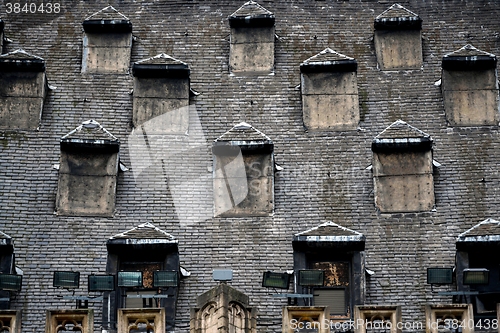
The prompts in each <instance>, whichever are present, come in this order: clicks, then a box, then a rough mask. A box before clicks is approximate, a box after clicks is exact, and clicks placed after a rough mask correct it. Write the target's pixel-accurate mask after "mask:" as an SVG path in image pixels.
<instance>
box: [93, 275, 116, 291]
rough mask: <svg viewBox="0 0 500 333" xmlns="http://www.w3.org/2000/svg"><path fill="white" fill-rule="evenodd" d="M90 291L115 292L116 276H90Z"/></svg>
mask: <svg viewBox="0 0 500 333" xmlns="http://www.w3.org/2000/svg"><path fill="white" fill-rule="evenodd" d="M88 282H89V283H88V288H89V291H113V290H115V276H114V275H89V281H88Z"/></svg>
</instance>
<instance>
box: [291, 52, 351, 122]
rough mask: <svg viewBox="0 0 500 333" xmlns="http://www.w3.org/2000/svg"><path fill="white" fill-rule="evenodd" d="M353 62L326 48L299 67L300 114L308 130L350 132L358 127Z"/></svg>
mask: <svg viewBox="0 0 500 333" xmlns="http://www.w3.org/2000/svg"><path fill="white" fill-rule="evenodd" d="M357 67H358V64H357V62H356V60H355V59H353V58H350V57H347V56H345V55H343V54H340V53H337V52H335V51H333V50H331V49H329V48H327V49H325V50H324V51H322V52H320V53H319V54H317V55H315V56H313V57H311V58H309V59H307V60H306V61H304V62H303V63H302V64H301V65H300V73H301V84H300V86H301V92H302V112H303V119H304V125H305V127H306V128H307V129H309V130H315V129H316V130H328V129H331V130H354V129H356V128H357V126H358V123H359V101H358V85H357V77H356V70H357Z"/></svg>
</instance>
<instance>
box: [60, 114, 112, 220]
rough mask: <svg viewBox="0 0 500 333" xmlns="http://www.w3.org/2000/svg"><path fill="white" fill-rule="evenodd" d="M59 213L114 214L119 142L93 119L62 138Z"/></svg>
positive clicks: (83, 214)
mask: <svg viewBox="0 0 500 333" xmlns="http://www.w3.org/2000/svg"><path fill="white" fill-rule="evenodd" d="M60 146H61V157H60V166H59V183H58V189H57V198H56V211H57V214H58V215H70V216H108V217H110V216H113V214H114V210H115V196H116V182H117V176H118V167H119V150H120V141H119V140H118V139H117V138H116V137H115V136H113V135H112V134H111V133H110V132H108V131H107V130H106V129H105V128H104V127H102V126H101V125H100V124H99V123H97V122H96V121H94V120H89V121H85V122H83V123H82V125H80V126H78V127H77V128H75V129H74V130H73V131H71V132H69V133H68V134H66V135H65V136H63V137H62V138H61V142H60Z"/></svg>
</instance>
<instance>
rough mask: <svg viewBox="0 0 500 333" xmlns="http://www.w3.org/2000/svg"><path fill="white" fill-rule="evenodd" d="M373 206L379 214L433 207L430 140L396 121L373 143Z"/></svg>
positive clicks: (410, 127) (427, 209)
mask: <svg viewBox="0 0 500 333" xmlns="http://www.w3.org/2000/svg"><path fill="white" fill-rule="evenodd" d="M372 151H373V181H374V187H375V205H376V207H377V208H378V209H379V210H380V211H381V212H382V213H402V212H422V211H429V210H431V209H432V208H433V207H434V180H433V160H432V139H431V137H430V136H429V135H428V134H426V133H424V132H422V131H420V130H419V129H417V128H415V127H412V126H410V125H408V124H407V123H405V122H404V121H401V120H398V121H396V122H394V123H393V124H392V125H391V126H389V127H388V128H386V129H385V130H384V131H383V132H382V133H380V134H379V135H378V136H377V137H376V138H375V139H374V140H373V141H372Z"/></svg>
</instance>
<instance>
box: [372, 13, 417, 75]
mask: <svg viewBox="0 0 500 333" xmlns="http://www.w3.org/2000/svg"><path fill="white" fill-rule="evenodd" d="M374 28H375V36H374V41H375V52H376V54H377V62H378V66H379V68H380V69H381V70H399V69H419V68H420V67H421V66H422V38H421V36H420V30H421V29H422V19H421V18H420V17H419V16H418V15H417V14H415V13H412V12H411V11H409V10H408V9H406V8H404V7H402V6H401V5H399V4H395V5H393V6H391V7H390V8H389V9H387V10H386V11H385V12H383V13H382V14H380V15H379V16H377V18H375V22H374Z"/></svg>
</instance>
